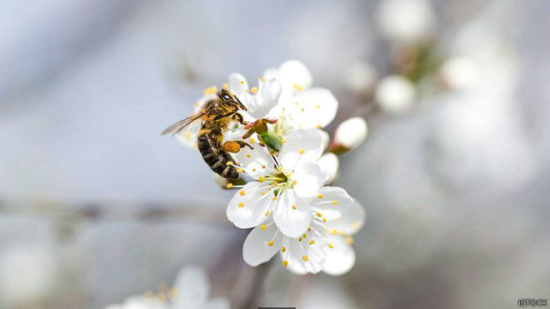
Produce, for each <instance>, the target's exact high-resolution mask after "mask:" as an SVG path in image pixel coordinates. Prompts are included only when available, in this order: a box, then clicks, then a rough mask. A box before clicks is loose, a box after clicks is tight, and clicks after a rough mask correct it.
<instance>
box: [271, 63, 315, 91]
mask: <svg viewBox="0 0 550 309" xmlns="http://www.w3.org/2000/svg"><path fill="white" fill-rule="evenodd" d="M278 73H279V75H278V77H279V79H280V80H281V82H282V83H283V85H284V87H292V88H303V89H305V88H309V87H310V86H311V83H312V80H313V78H312V77H311V73H310V72H309V70H308V68H307V67H306V66H305V65H304V64H303V63H302V62H300V61H298V60H289V61H286V62H284V63H283V64H281V66H280V67H279V72H278ZM295 85H296V86H295Z"/></svg>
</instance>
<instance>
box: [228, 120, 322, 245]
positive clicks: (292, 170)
mask: <svg viewBox="0 0 550 309" xmlns="http://www.w3.org/2000/svg"><path fill="white" fill-rule="evenodd" d="M255 137H257V135H254V136H253V137H251V138H249V139H248V142H249V143H250V144H251V145H253V146H254V149H252V150H248V149H247V150H244V151H241V152H239V153H237V154H236V155H235V157H236V158H237V162H239V163H240V164H241V168H242V170H243V172H244V173H245V174H247V175H249V176H250V177H252V178H253V181H251V182H249V183H247V184H246V185H245V186H244V188H242V189H240V190H239V191H238V192H237V193H236V194H235V196H234V197H233V198H232V199H231V201H230V202H229V206H228V207H227V217H228V218H229V220H230V221H231V222H233V223H234V224H235V225H236V226H237V227H239V228H251V227H255V226H258V225H259V224H261V223H262V222H264V221H265V220H267V219H268V218H269V216H270V214H271V213H273V219H274V221H275V223H276V224H277V226H278V229H280V230H281V232H283V233H284V234H285V235H288V236H290V237H297V236H299V235H301V234H303V233H304V232H305V231H306V230H307V228H308V227H309V224H310V222H311V212H310V210H309V200H311V199H312V198H314V197H315V194H317V192H318V191H319V189H320V188H321V187H322V186H323V184H324V182H325V179H326V176H325V175H324V174H323V172H322V170H321V167H320V166H319V164H318V163H317V162H316V161H317V160H318V159H319V158H320V157H321V154H322V152H323V148H322V137H321V133H319V131H318V130H314V129H308V130H306V129H299V130H294V131H292V132H291V133H290V134H289V135H288V136H287V137H286V141H285V143H284V144H283V146H282V149H281V151H280V152H279V154H278V155H277V156H276V157H272V156H271V154H270V153H269V151H268V150H267V149H266V148H265V147H263V146H261V145H259V144H257V143H256V140H255Z"/></svg>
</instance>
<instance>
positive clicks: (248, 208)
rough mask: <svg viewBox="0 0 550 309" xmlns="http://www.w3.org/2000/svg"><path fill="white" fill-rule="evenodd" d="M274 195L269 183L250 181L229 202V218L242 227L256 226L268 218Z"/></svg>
mask: <svg viewBox="0 0 550 309" xmlns="http://www.w3.org/2000/svg"><path fill="white" fill-rule="evenodd" d="M273 196H274V194H273V192H272V191H270V190H269V185H268V184H266V183H260V182H257V181H253V182H249V183H247V184H246V185H245V186H244V188H241V189H239V191H237V193H235V196H233V198H232V199H231V201H230V202H229V205H228V206H227V212H226V213H227V218H228V219H229V221H231V222H233V224H235V226H237V227H239V228H242V229H246V228H251V227H255V226H257V225H259V224H260V223H262V222H263V221H264V220H265V219H266V218H267V216H266V213H268V212H267V211H268V210H269V211H271V209H272V208H273Z"/></svg>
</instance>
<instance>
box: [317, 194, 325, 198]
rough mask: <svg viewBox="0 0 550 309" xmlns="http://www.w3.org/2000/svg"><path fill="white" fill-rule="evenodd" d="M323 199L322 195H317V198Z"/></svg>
mask: <svg viewBox="0 0 550 309" xmlns="http://www.w3.org/2000/svg"><path fill="white" fill-rule="evenodd" d="M323 197H325V196H324V195H323V194H317V198H323Z"/></svg>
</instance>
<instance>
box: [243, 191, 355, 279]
mask: <svg viewBox="0 0 550 309" xmlns="http://www.w3.org/2000/svg"><path fill="white" fill-rule="evenodd" d="M310 211H311V212H312V214H313V216H312V218H313V219H312V220H311V223H310V225H309V227H308V228H307V229H306V230H305V231H304V232H303V233H302V234H300V235H299V236H297V237H295V238H292V237H288V236H286V235H285V234H284V233H280V231H279V229H278V228H277V224H274V222H273V220H268V221H266V222H265V223H264V224H262V225H260V226H259V227H256V228H254V229H253V230H252V232H250V234H249V235H248V237H247V238H246V241H245V243H244V246H243V257H244V260H245V261H246V262H247V263H248V264H250V265H252V266H257V265H259V264H262V263H265V262H267V261H269V260H270V259H271V258H272V257H273V256H274V255H275V254H276V253H277V252H280V254H281V258H282V265H283V266H284V267H288V269H289V270H290V271H292V272H294V273H297V274H306V273H313V274H315V273H318V272H320V271H324V272H326V273H328V274H331V275H340V274H344V273H346V272H348V271H349V270H350V269H351V268H352V267H353V265H354V264H355V251H354V250H353V248H352V247H351V244H352V243H353V238H351V236H350V235H353V234H355V233H356V232H357V231H358V230H359V229H360V228H361V227H362V226H363V223H364V221H365V211H364V209H363V206H362V205H360V204H359V203H358V202H357V201H355V200H354V199H353V198H351V197H350V196H349V195H348V194H347V193H346V191H345V190H344V189H342V188H338V187H324V188H322V189H321V190H319V191H318V194H317V196H316V198H315V199H313V200H311V201H310Z"/></svg>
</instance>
